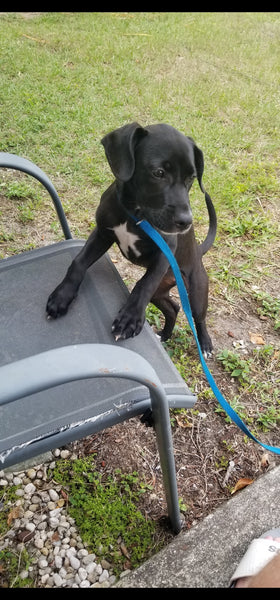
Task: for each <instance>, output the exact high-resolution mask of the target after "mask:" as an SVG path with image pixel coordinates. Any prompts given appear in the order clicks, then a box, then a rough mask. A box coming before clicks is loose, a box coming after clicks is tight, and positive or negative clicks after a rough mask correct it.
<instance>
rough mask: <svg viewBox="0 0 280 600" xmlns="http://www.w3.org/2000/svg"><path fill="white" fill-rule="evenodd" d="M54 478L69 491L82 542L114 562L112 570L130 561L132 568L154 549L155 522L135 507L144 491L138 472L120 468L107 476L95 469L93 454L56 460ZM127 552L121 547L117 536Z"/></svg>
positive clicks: (120, 568) (121, 567) (73, 515)
mask: <svg viewBox="0 0 280 600" xmlns="http://www.w3.org/2000/svg"><path fill="white" fill-rule="evenodd" d="M53 477H54V479H55V480H56V481H57V482H59V483H61V484H62V485H63V486H65V487H66V488H67V490H68V494H69V507H68V510H69V514H70V515H71V516H72V517H73V518H74V519H75V521H76V524H77V526H78V527H79V531H80V535H81V537H82V539H83V541H84V542H85V543H87V544H88V546H89V547H90V548H91V549H92V550H94V552H98V548H100V549H102V550H100V551H101V552H102V556H103V557H104V556H107V559H108V560H109V561H110V560H111V561H112V562H113V565H114V569H115V573H116V574H119V572H120V571H121V570H122V569H123V565H124V563H125V562H126V561H127V556H128V555H129V561H130V564H131V567H132V568H135V567H137V566H138V565H139V564H140V563H141V562H142V561H143V560H145V559H147V558H148V556H150V555H151V554H152V553H153V552H155V551H156V549H155V545H156V544H155V532H156V525H155V523H154V522H153V521H152V520H151V519H146V518H145V517H144V516H143V515H142V514H141V512H140V510H139V508H138V507H137V503H139V499H140V497H141V494H143V493H145V492H146V491H147V486H146V484H145V482H143V481H141V480H140V478H139V476H138V473H136V472H133V473H132V474H123V473H122V472H121V471H120V470H119V469H117V470H115V471H114V474H113V475H110V476H108V477H107V478H106V480H105V479H104V480H103V479H102V474H100V473H98V472H97V471H96V470H95V462H94V457H92V456H91V457H89V458H84V459H77V460H75V461H67V460H66V461H62V460H61V461H58V462H57V464H56V468H55V470H54V473H53ZM120 538H121V540H122V543H123V544H124V545H125V548H126V550H127V552H126V556H124V554H122V552H121V550H120V544H119V539H120Z"/></svg>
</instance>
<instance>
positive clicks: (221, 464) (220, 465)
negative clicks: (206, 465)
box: [215, 455, 229, 471]
mask: <svg viewBox="0 0 280 600" xmlns="http://www.w3.org/2000/svg"><path fill="white" fill-rule="evenodd" d="M228 462H229V461H228V459H227V458H226V456H224V455H223V456H221V457H220V458H219V460H217V461H216V462H215V467H216V469H217V471H220V470H224V469H227V468H228Z"/></svg>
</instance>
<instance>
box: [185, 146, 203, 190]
mask: <svg viewBox="0 0 280 600" xmlns="http://www.w3.org/2000/svg"><path fill="white" fill-rule="evenodd" d="M188 139H189V140H190V142H191V143H192V147H193V153H194V163H195V168H196V176H197V180H198V183H199V187H200V189H201V191H202V192H203V194H205V189H204V185H203V183H202V175H203V171H204V159H203V152H202V150H200V148H198V146H197V145H196V144H195V142H194V140H193V139H192V138H191V137H189V138H188Z"/></svg>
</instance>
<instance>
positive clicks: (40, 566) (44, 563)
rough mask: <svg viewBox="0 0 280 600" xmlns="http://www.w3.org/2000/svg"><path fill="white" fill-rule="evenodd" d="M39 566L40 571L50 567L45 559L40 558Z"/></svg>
mask: <svg viewBox="0 0 280 600" xmlns="http://www.w3.org/2000/svg"><path fill="white" fill-rule="evenodd" d="M38 566H39V568H40V569H44V568H45V567H47V566H48V561H47V560H46V559H45V558H40V560H38Z"/></svg>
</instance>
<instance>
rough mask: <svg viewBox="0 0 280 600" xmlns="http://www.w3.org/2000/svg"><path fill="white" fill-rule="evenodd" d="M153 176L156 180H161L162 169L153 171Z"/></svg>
mask: <svg viewBox="0 0 280 600" xmlns="http://www.w3.org/2000/svg"><path fill="white" fill-rule="evenodd" d="M153 176H154V177H157V179H162V178H163V177H164V169H155V170H154V171H153Z"/></svg>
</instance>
